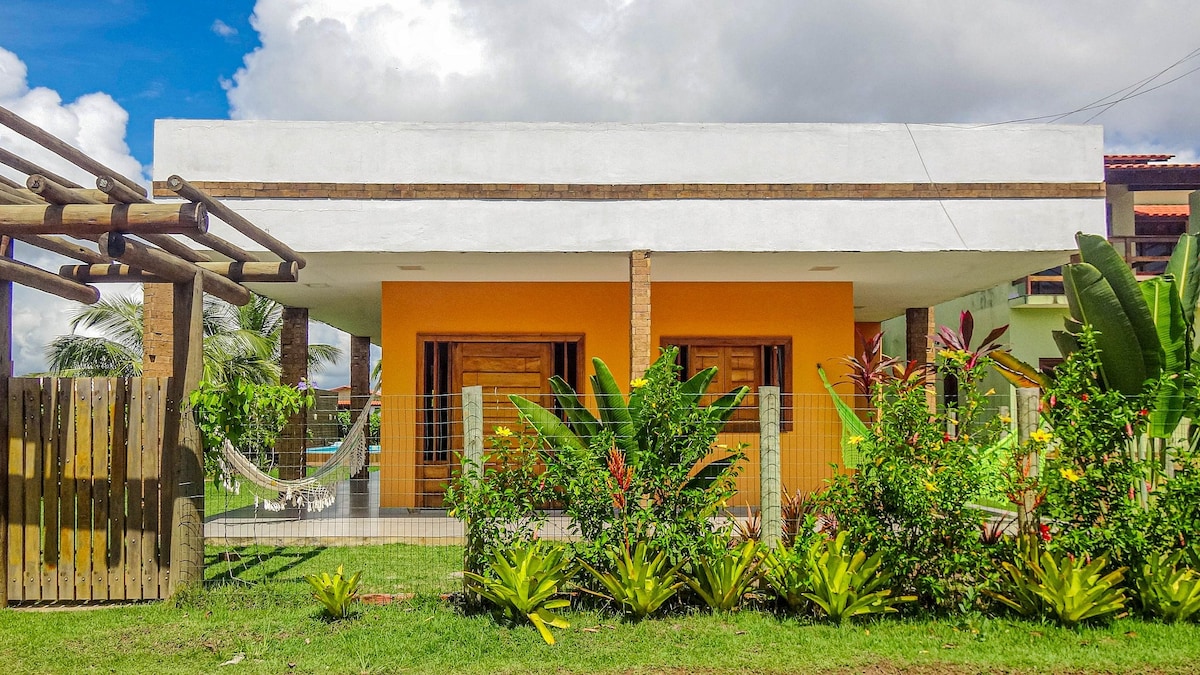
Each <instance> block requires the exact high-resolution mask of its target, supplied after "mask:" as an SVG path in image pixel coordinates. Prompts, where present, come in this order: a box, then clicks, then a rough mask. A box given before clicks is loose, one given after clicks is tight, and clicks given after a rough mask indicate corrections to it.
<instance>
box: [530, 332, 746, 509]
mask: <svg viewBox="0 0 1200 675" xmlns="http://www.w3.org/2000/svg"><path fill="white" fill-rule="evenodd" d="M676 354H677V350H676V349H675V348H668V349H664V350H663V352H662V355H661V356H659V358H658V360H657V361H655V363H654V364H653V365H651V366H650V369H649V370H648V371H646V375H647V376H648V377H656V376H663V371H670V372H671V373H672V375H671V376H672V377H673V373H674V370H675V368H676V366H675V357H676ZM592 366H593V368H594V370H595V374H594V375H592V376H591V378H590V382H591V385H592V393H593V394H595V397H596V403H597V407H598V409H599V416H597V415H595V414H593V413H592V411H591V410H589V409H588V408H587V407H586V406H585V405H584V404H583V403H582V402H581V401H580V397H579V394H578V392H576V391H575V390H574V389H573V388H572V387H571V385H570V384H568V383H567V382H566V381H565V380H563V379H562V378H561V377H558V376H557V375H556V376H554V377H552V378H550V390H551V392H552V393H553V394H554V398H555V401H557V402H558V406H559V408H561V409H562V411H563V417H564V418H565V421H564V419H562V418H560V417H559V416H558V415H556V414H555V413H554V412H552V411H550V410H547V409H546V408H544V407H542V406H540V405H538V404H537V403H534V402H533V401H530V400H529V399H527V398H524V397H522V396H517V395H515V394H513V395H511V396H509V400H510V401H512V403H513V405H515V406H516V407H517V410H518V411H519V412H520V415H521V417H522V419H524V420H525V421H526V422H528V423H529V425H530V426H532V427H533V428H534V429H535V430H536V431H537V433H538V435H539V436H541V438H542V439H544V440H545V441H546V442H547V443H549V445H550V446H551V447H554V448H574V449H578V450H587V449H589V448H591V449H596V448H592V440H593V439H594V438H596V437H597V436H600V435H601V434H604V435H606V437H611V438H612V439H614V442H615V443H616V445H617V447H618V448H619V449H620V450H621V452H622V453H623V455H624V461H625V462H626V463H627V464H628V465H629V466H630V467H632V468H634V470H635V471H636V470H637V468H638V467H639V466H641V464H642V463H643V462H644V461H646V460H648V459H650V458H651V457H653V458H654V459H655V460H656V461H660V462H664V463H674V462H678V461H679V458H677V457H671V456H662V453H664V452H669V448H667V447H664V445H663V442H662V439H663V438H664V436H663V435H662V434H661V433H658V431H660V430H659V429H657V428H656V427H655V422H656V420H655V418H654V415H655V413H656V411H654V410H652V409H651V406H650V405H648V404H646V391H647V388H648V387H647V386H646V385H645V383H646V382H647V380H646V379H642V380H638V381H635V383H634V384H639V386H635V387H632V391H631V392H630V394H629V397H628V399H626V397H625V395H624V394H623V393H622V391H621V387H620V386H618V385H617V380H616V378H615V377H613V374H612V371H611V370H609V368H608V365H606V364H605V363H604V361H602V360H601V359H599V358H593V359H592ZM716 374H717V369H716V368H715V367H713V368H706V369H704V370H702V371H700V372H698V373H696V374H695V375H693V376H692V377H691V378H689V379H688V380H687V381H685V382H683V383H682V384H680V385H679V391H678V395H679V398H680V400H679V401H678V404H679V405H681V406H695V407H697V408H700V409H701V410H702V411H703V412H704V414H706V415H707V416H708V418H709V419H710V420H712V421H714V422H717V423H719V424H723V423H725V422H727V421H728V420H729V418H730V417H731V416H732V415H733V413H734V411H735V410H736V408H737V407H738V405H740V404H741V402H742V400H743V399H745V398H746V395H747V394H749V393H750V388H749V387H739V388H737V389H734V390H733V391H731V392H729V393H727V394H725V395H724V396H722V397H720V398H719V399H717V400H716V401H713V402H712V403H710V404H709V405H707V406H701V405H700V401H701V399H702V397H703V396H704V395H705V393H707V391H708V386H709V384H711V383H712V380H713V378H714V377H715V376H716ZM599 450H601V451H603V452H607V451H608V448H600V449H599ZM737 457H738V455H736V454H730V455H729V456H727V457H723V458H720V459H717V460H714V461H712V462H709V463H708V464H707V465H705V466H704V467H703V468H701V469H700V470H699V471H697V472H696V473H695V474H693V476H692V479H691V481H690V482H689V483H688V487H696V486H699V485H704V484H706V483H709V482H711V481H713V480H714V479H715V478H716V477H717V476H719V475H720V474H721V473H722V472H724V471H725V470H727V469H728V468H729V467H730V466H732V464H733V462H734V461H735V460H736V459H737Z"/></svg>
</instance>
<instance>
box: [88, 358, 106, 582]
mask: <svg viewBox="0 0 1200 675" xmlns="http://www.w3.org/2000/svg"><path fill="white" fill-rule="evenodd" d="M110 385H111V380H109V379H108V378H95V379H93V380H92V404H91V411H90V412H91V414H92V599H93V600H107V599H108V549H107V546H108V491H109V487H108V483H109V480H108V452H109V451H108V449H109V447H110V438H109V432H110V429H109V428H108V421H109V419H110V418H111V415H110V414H109V410H108V403H109V395H108V390H109V387H110Z"/></svg>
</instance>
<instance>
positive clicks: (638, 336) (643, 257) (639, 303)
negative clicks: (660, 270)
mask: <svg viewBox="0 0 1200 675" xmlns="http://www.w3.org/2000/svg"><path fill="white" fill-rule="evenodd" d="M653 356H654V347H653V345H651V344H650V252H649V251H633V252H631V253H630V254H629V376H630V377H631V378H634V379H636V378H639V377H641V376H642V373H644V372H646V369H647V368H649V367H650V362H651V359H652V358H653Z"/></svg>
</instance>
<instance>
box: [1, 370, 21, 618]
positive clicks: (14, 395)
mask: <svg viewBox="0 0 1200 675" xmlns="http://www.w3.org/2000/svg"><path fill="white" fill-rule="evenodd" d="M24 388H25V380H23V379H11V380H9V391H8V401H6V402H5V404H6V405H7V406H8V448H7V449H8V476H7V478H8V551H7V555H6V556H5V557H6V558H7V565H6V568H7V569H6V570H5V575H4V577H5V579H6V580H7V583H8V599H9V600H10V601H14V600H24V599H25V583H24V581H23V579H22V577H23V575H24V573H25V566H24V557H25V539H24V535H25V489H24V488H25V481H24V480H23V476H22V473H23V472H24V470H25V439H24V434H23V432H22V431H21V428H22V426H23V425H24V424H25V415H24V411H23V410H22V401H23V400H24Z"/></svg>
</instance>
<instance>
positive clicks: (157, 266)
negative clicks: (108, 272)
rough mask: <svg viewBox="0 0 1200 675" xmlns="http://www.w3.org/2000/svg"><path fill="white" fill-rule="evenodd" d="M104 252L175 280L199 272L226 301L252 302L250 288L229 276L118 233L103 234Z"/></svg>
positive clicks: (207, 285) (208, 287) (207, 286)
mask: <svg viewBox="0 0 1200 675" xmlns="http://www.w3.org/2000/svg"><path fill="white" fill-rule="evenodd" d="M97 243H99V245H100V253H101V254H102V255H107V256H109V257H111V258H112V259H113V260H120V261H122V262H124V263H126V264H129V265H132V266H133V267H137V268H139V269H143V270H146V271H147V272H150V273H152V274H155V275H157V276H160V277H162V278H163V279H166V280H168V281H171V282H172V283H187V282H188V281H189V280H190V279H192V278H193V277H194V276H195V275H196V274H197V273H199V274H200V275H201V276H202V277H204V288H205V289H206V290H207V291H208V292H209V293H212V294H213V295H215V296H217V297H218V298H221V299H222V300H224V301H226V302H228V303H230V304H234V305H237V306H239V307H240V306H242V305H245V304H246V303H248V302H250V291H248V290H246V288H244V287H242V286H239V285H238V284H236V283H234V282H232V281H230V280H229V279H226V278H225V277H223V276H221V275H219V274H214V273H212V272H209V271H208V270H206V269H203V268H201V267H197V266H196V265H194V264H192V263H190V262H186V261H183V260H179V259H178V258H174V257H172V256H170V255H168V254H167V253H164V252H163V251H159V250H156V249H153V248H149V247H147V246H142V245H141V244H139V243H137V242H135V241H132V240H131V239H129V238H128V237H125V236H123V235H121V234H120V233H118V232H108V233H105V234H102V235H100V237H99V239H98V240H97Z"/></svg>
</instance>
